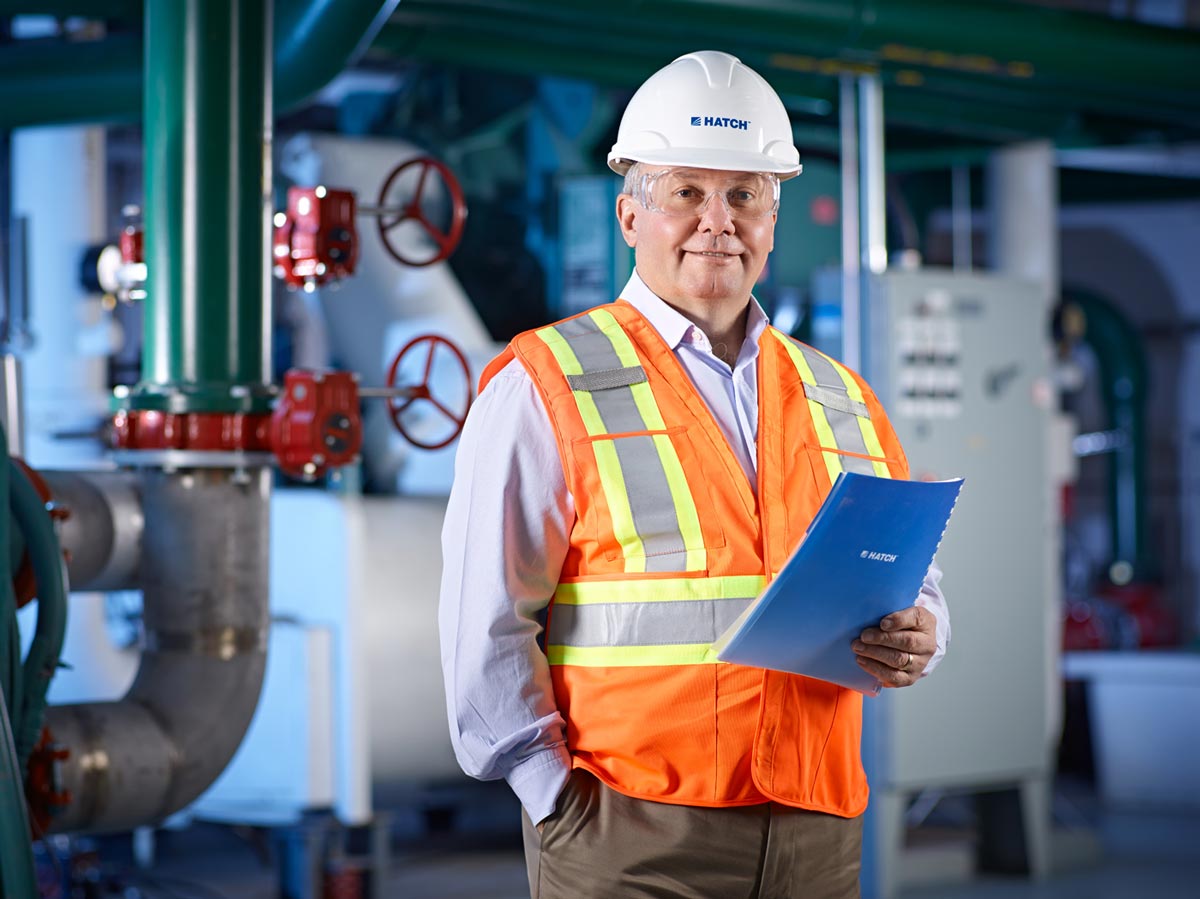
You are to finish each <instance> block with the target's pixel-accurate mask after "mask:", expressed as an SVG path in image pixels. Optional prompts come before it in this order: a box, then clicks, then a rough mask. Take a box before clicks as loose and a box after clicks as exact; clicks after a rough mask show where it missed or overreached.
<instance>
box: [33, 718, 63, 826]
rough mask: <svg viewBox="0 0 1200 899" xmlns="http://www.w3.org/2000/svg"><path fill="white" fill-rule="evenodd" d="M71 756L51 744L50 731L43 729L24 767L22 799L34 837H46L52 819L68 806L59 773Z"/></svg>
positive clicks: (58, 745)
mask: <svg viewBox="0 0 1200 899" xmlns="http://www.w3.org/2000/svg"><path fill="white" fill-rule="evenodd" d="M70 756H71V752H70V750H69V749H67V748H66V747H65V746H63V745H61V744H59V743H55V742H54V735H53V734H52V733H51V732H50V728H48V727H43V728H42V732H41V734H40V735H39V736H38V741H37V745H36V746H34V747H33V751H32V752H30V754H29V762H28V764H27V766H26V771H27V772H28V773H27V777H26V780H25V797H26V802H27V803H28V807H29V819H30V822H31V823H32V824H33V827H34V835H35V836H40V835H42V834H45V833H46V831H47V830H49V829H50V820H51V818H53V817H54V815H56V814H57V813H58V812H59V811H61V810H62V809H64V808H66V807H67V806H68V805H70V804H71V791H70V790H66V789H63V783H62V776H61V773H60V770H59V769H60V768H61V766H62V763H63V762H65V761H66V760H67V759H68V758H70Z"/></svg>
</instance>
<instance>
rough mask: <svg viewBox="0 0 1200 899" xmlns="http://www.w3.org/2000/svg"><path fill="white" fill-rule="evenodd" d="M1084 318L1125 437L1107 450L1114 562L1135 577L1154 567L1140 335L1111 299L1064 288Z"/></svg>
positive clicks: (1111, 410)
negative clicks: (1127, 566)
mask: <svg viewBox="0 0 1200 899" xmlns="http://www.w3.org/2000/svg"><path fill="white" fill-rule="evenodd" d="M1063 293H1064V299H1065V300H1066V301H1067V302H1069V303H1073V304H1074V305H1076V306H1078V307H1079V309H1080V310H1081V311H1082V312H1083V315H1084V319H1085V322H1086V325H1085V330H1084V334H1083V340H1084V342H1085V343H1087V344H1088V346H1090V347H1091V348H1092V351H1093V352H1094V353H1095V354H1096V360H1097V362H1099V364H1100V389H1101V393H1102V395H1103V397H1104V408H1105V411H1106V412H1107V413H1108V420H1109V428H1110V429H1112V430H1114V431H1120V432H1122V433H1123V434H1124V435H1125V437H1126V440H1125V442H1124V444H1123V445H1121V446H1118V447H1117V448H1116V449H1115V450H1114V451H1113V452H1112V453H1110V454H1109V494H1108V507H1109V519H1110V527H1111V529H1112V552H1113V559H1112V560H1113V563H1114V564H1115V563H1118V562H1127V563H1129V564H1130V565H1132V566H1133V571H1134V576H1135V577H1138V576H1144V575H1145V574H1147V573H1148V572H1150V571H1152V570H1153V564H1154V560H1153V559H1152V558H1151V556H1150V553H1149V544H1148V541H1147V540H1146V357H1145V353H1144V352H1143V351H1142V343H1141V338H1140V337H1139V336H1138V333H1137V331H1135V330H1134V329H1133V327H1132V326H1131V325H1130V324H1129V322H1128V320H1127V319H1126V318H1125V317H1124V316H1123V315H1122V314H1121V313H1120V312H1118V311H1117V310H1116V308H1115V307H1113V306H1112V305H1111V304H1110V303H1108V302H1107V301H1106V300H1104V299H1102V298H1101V297H1099V296H1097V295H1096V294H1093V293H1090V292H1088V291H1086V290H1080V289H1071V290H1065V291H1064V292H1063Z"/></svg>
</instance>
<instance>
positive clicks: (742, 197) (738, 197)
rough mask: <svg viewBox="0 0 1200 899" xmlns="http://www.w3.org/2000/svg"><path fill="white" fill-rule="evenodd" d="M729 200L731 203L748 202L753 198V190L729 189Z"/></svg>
mask: <svg viewBox="0 0 1200 899" xmlns="http://www.w3.org/2000/svg"><path fill="white" fill-rule="evenodd" d="M728 197H729V199H730V202H733V203H749V202H751V201H752V200H753V199H754V191H752V190H731V191H730V192H729V194H728Z"/></svg>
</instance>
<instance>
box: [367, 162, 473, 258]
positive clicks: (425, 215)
mask: <svg viewBox="0 0 1200 899" xmlns="http://www.w3.org/2000/svg"><path fill="white" fill-rule="evenodd" d="M430 172H435V173H436V175H437V179H436V180H438V181H441V183H442V184H443V185H444V189H445V195H446V196H447V197H448V200H449V204H450V208H449V211H448V214H447V215H446V217H447V218H448V219H449V224H448V225H445V226H444V227H443V226H442V225H441V224H440V223H438V222H436V221H435V220H434V217H433V214H432V213H431V212H430V211H428V210H426V209H425V208H424V207H423V205H422V203H423V202H424V201H425V200H426V198H427V197H438V196H441V195H442V194H441V193H440V192H439V191H436V190H435V189H434V188H433V187H432V186H429V173H430ZM414 173H415V176H416V186H415V187H413V186H410V185H411V181H412V178H413V175H414ZM397 194H399V195H400V196H401V197H408V201H407V202H406V203H404V205H403V206H401V207H399V209H397V208H396V205H395V204H396V200H395V197H396V195H397ZM362 211H363V212H369V213H371V214H373V215H376V216H378V217H379V238H380V240H382V241H383V246H384V249H386V250H387V251H388V253H390V254H391V256H392V258H393V259H395V260H396V261H397V262H399V263H402V264H403V265H412V266H425V265H433V264H434V263H435V262H441V261H443V260H445V259H449V258H450V254H451V253H453V252H454V249H455V247H457V246H458V242H459V241H460V240H462V234H463V227H464V226H465V225H466V222H467V201H466V198H465V197H464V196H463V190H462V186H461V185H460V184H459V183H458V179H457V178H456V177H454V173H453V172H452V171H450V167H449V166H447V165H446V164H445V163H444V162H442V161H441V160H438V159H434V158H433V157H432V156H418V157H417V158H415V159H409V160H407V161H406V162H403V163H401V164H400V165H398V166H397V167H396V168H395V169H394V170H393V171H392V172H391V174H389V175H388V176H387V178H386V179H384V182H383V187H381V188H380V190H379V203H378V205H377V206H375V207H373V208H370V209H363V210H362ZM409 222H415V223H416V224H418V225H420V227H421V230H422V231H423V232H424V234H425V235H426V236H427V237H429V238H430V239H431V240H432V241H433V243H434V246H435V247H436V250H435V251H434V253H433V254H432V255H430V256H428V257H426V258H421V257H413V256H412V255H410V254H409V253H408V252H405V251H404V249H403V248H402V246H401V245H400V244H398V243H395V242H394V238H393V237H392V236H391V233H392V232H393V231H395V230H397V229H398V228H400V227H401V226H402V225H405V224H407V223H409Z"/></svg>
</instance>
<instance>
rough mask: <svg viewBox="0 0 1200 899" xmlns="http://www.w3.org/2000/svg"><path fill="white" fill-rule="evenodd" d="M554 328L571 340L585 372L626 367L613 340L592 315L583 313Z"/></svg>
mask: <svg viewBox="0 0 1200 899" xmlns="http://www.w3.org/2000/svg"><path fill="white" fill-rule="evenodd" d="M554 330H556V331H557V332H558V333H559V334H561V335H562V336H563V337H565V338H566V339H567V340H568V341H570V344H571V351H572V352H573V353H575V358H576V359H578V360H579V365H580V366H581V367H582V368H583V370H584V371H585V372H594V371H611V370H612V369H614V368H624V366H623V365H621V360H620V359H619V358H618V357H617V351H616V350H614V349H613V345H612V341H610V340H609V339H608V336H607V335H606V334H605V333H604V332H603V331H601V330H600V326H599V325H597V324H596V322H595V321H593V320H592V317H591V316H590V315H581V316H579V318H573V319H571V320H570V321H565V322H562V323H561V324H557V325H555V326H554Z"/></svg>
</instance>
